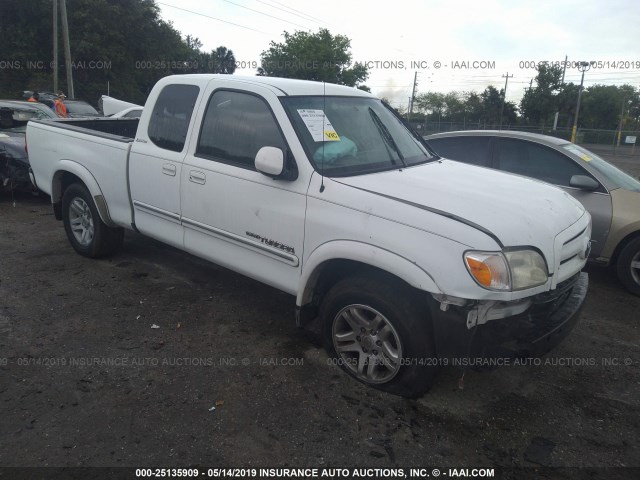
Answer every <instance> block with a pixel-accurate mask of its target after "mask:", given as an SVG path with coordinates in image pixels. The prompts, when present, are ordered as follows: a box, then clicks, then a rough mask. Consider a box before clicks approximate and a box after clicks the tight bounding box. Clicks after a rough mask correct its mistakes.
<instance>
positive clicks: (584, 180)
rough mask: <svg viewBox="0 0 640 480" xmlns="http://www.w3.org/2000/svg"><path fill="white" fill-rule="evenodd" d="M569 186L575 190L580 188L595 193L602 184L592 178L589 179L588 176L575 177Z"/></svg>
mask: <svg viewBox="0 0 640 480" xmlns="http://www.w3.org/2000/svg"><path fill="white" fill-rule="evenodd" d="M569 185H570V186H572V187H574V188H579V189H580V190H586V191H588V192H593V191H594V190H597V189H598V188H599V187H600V184H599V183H598V182H596V181H595V180H594V179H593V178H591V177H587V176H586V175H574V176H573V177H571V180H570V181H569Z"/></svg>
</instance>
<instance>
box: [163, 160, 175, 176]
mask: <svg viewBox="0 0 640 480" xmlns="http://www.w3.org/2000/svg"><path fill="white" fill-rule="evenodd" d="M162 173H164V174H165V175H169V176H171V177H175V176H176V166H175V165H174V164H173V163H165V164H164V165H162Z"/></svg>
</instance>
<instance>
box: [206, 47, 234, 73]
mask: <svg viewBox="0 0 640 480" xmlns="http://www.w3.org/2000/svg"><path fill="white" fill-rule="evenodd" d="M210 58H211V63H210V68H209V70H208V71H209V72H211V73H226V74H229V75H230V74H232V73H233V72H235V71H236V57H235V56H234V55H233V52H232V51H231V50H228V49H227V47H218V48H216V49H215V50H213V51H212V52H211V56H210Z"/></svg>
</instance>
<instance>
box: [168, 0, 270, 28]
mask: <svg viewBox="0 0 640 480" xmlns="http://www.w3.org/2000/svg"><path fill="white" fill-rule="evenodd" d="M156 3H158V4H159V5H164V6H165V7H171V8H175V9H176V10H182V11H183V12H187V13H192V14H193V15H199V16H201V17H206V18H210V19H211V20H215V21H217V22H222V23H227V24H229V25H233V26H234V27H240V28H244V29H246V30H251V31H253V32H258V33H262V34H264V35H269V36H271V35H272V34H271V33H267V32H263V31H262V30H256V29H255V28H251V27H247V26H246V25H240V24H238V23H233V22H228V21H227V20H222V19H221V18H216V17H212V16H211V15H206V14H204V13H200V12H194V11H193V10H187V9H186V8H182V7H176V6H175V5H169V4H168V3H164V2H158V1H156Z"/></svg>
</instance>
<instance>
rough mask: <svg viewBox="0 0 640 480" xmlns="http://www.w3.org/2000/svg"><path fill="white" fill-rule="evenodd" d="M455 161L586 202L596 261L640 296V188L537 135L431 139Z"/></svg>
mask: <svg viewBox="0 0 640 480" xmlns="http://www.w3.org/2000/svg"><path fill="white" fill-rule="evenodd" d="M425 140H426V141H427V143H428V144H429V145H430V146H431V148H432V149H433V150H435V152H436V153H437V154H438V155H440V156H442V157H444V158H449V159H452V160H458V161H461V162H465V163H469V164H473V165H478V166H482V167H488V168H495V169H498V170H503V171H505V172H510V173H514V174H518V175H524V176H527V177H531V178H535V179H538V180H542V181H544V182H547V183H551V184H554V185H556V186H558V187H560V188H562V189H563V190H565V191H566V192H567V193H569V194H571V195H572V196H573V197H575V198H576V199H577V200H579V201H580V202H582V204H583V205H584V206H585V208H586V209H587V210H588V211H589V213H591V216H592V218H593V233H592V248H591V254H590V260H591V261H593V262H596V263H598V264H602V265H612V266H614V267H615V269H616V272H617V274H618V278H619V279H620V281H621V282H622V283H623V285H624V286H625V287H626V288H627V289H628V290H629V291H630V292H631V293H634V294H635V295H640V182H638V181H637V180H636V179H634V178H632V177H630V176H629V175H627V174H626V173H624V172H622V171H621V170H619V169H617V168H616V167H614V166H613V165H611V164H610V163H608V162H606V161H605V160H603V159H602V158H600V157H599V156H598V155H596V154H594V153H593V152H590V151H589V150H587V149H585V148H582V147H580V146H578V145H574V144H573V143H569V142H568V141H566V140H562V139H560V138H556V137H549V136H546V135H539V134H535V133H526V132H514V131H508V132H507V131H492V130H473V131H460V132H447V133H438V134H435V135H430V136H427V137H425Z"/></svg>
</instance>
